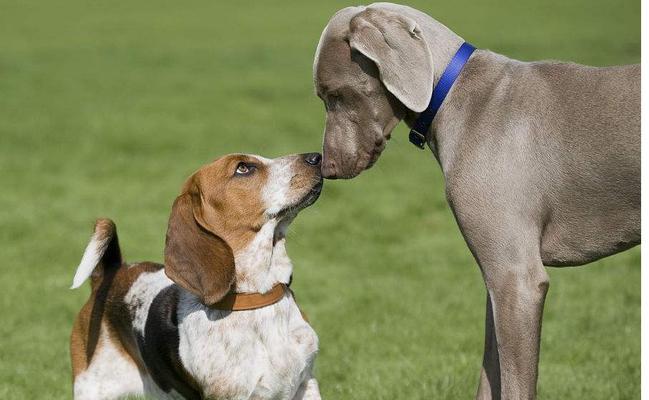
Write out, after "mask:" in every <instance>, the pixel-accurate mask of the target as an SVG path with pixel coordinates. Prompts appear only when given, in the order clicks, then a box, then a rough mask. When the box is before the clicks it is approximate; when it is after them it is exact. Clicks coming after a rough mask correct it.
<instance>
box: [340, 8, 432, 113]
mask: <svg viewBox="0 0 649 400" xmlns="http://www.w3.org/2000/svg"><path fill="white" fill-rule="evenodd" d="M349 45H350V46H351V48H352V49H354V50H356V51H358V52H360V53H361V54H363V55H364V56H365V57H367V58H369V59H370V60H372V61H373V62H374V63H375V64H376V65H377V67H378V69H379V73H380V75H381V82H383V84H384V85H385V87H386V88H387V89H388V90H389V91H390V93H392V94H393V95H394V96H395V97H396V98H397V99H399V101H401V103H403V104H404V105H405V106H406V107H407V108H409V109H410V110H413V111H415V112H422V111H424V110H425V109H426V107H428V102H429V101H430V96H431V94H432V93H433V58H432V56H431V53H430V50H429V49H428V45H427V44H426V42H425V41H424V39H423V36H422V34H421V29H420V28H419V25H417V22H415V21H414V20H413V19H411V18H408V17H406V16H402V15H399V14H397V13H395V12H392V11H386V10H378V9H372V8H368V9H366V10H364V11H362V12H360V13H359V14H358V15H356V16H355V17H354V18H352V20H351V21H350V36H349Z"/></svg>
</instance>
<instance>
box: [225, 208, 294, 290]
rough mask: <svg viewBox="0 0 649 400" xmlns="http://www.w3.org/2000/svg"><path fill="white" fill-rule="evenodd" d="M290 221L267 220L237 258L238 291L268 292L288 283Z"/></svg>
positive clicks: (289, 272) (235, 261) (290, 267)
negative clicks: (287, 249) (279, 284)
mask: <svg viewBox="0 0 649 400" xmlns="http://www.w3.org/2000/svg"><path fill="white" fill-rule="evenodd" d="M291 221H292V218H285V219H283V220H281V221H277V220H270V221H268V222H267V223H266V224H264V226H262V228H261V229H260V230H259V232H258V233H257V234H256V235H255V237H254V238H253V239H252V241H251V242H250V244H248V246H246V247H245V248H244V249H243V250H241V251H239V252H238V253H237V254H236V255H235V257H234V263H235V276H236V277H235V283H234V291H235V292H237V293H266V292H267V291H268V290H270V289H271V288H272V287H273V286H274V285H275V284H277V283H288V282H289V280H290V279H291V274H292V273H293V264H292V263H291V260H290V259H289V257H288V254H286V229H287V228H288V225H289V224H290V223H291Z"/></svg>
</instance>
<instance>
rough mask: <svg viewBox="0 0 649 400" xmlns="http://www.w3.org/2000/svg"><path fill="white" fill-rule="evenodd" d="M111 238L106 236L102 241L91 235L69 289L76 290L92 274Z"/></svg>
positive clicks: (96, 235) (95, 235)
mask: <svg viewBox="0 0 649 400" xmlns="http://www.w3.org/2000/svg"><path fill="white" fill-rule="evenodd" d="M111 239H112V238H111V237H110V236H108V237H106V238H104V239H98V234H97V233H95V234H93V235H92V238H91V239H90V242H89V243H88V246H86V250H85V251H84V252H83V257H81V262H80V263H79V266H78V267H77V272H76V273H75V274H74V279H72V286H71V287H70V289H76V288H78V287H79V286H81V285H82V284H83V282H85V281H86V279H88V278H89V277H90V275H91V274H92V271H93V270H94V269H95V267H96V266H97V264H99V260H101V257H102V256H103V255H104V252H105V251H106V248H107V247H108V244H109V243H110V241H111Z"/></svg>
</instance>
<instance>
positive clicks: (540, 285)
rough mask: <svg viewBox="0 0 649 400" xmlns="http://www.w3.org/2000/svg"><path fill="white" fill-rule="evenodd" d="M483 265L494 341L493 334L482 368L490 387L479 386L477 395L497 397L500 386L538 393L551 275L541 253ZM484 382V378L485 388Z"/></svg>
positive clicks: (512, 393)
mask: <svg viewBox="0 0 649 400" xmlns="http://www.w3.org/2000/svg"><path fill="white" fill-rule="evenodd" d="M482 268H483V272H484V275H485V282H486V285H487V290H488V291H489V297H490V298H491V305H492V309H491V311H492V314H493V315H492V316H493V327H494V328H495V329H494V330H495V342H496V343H495V344H496V345H495V346H494V343H493V340H494V338H493V337H491V338H488V340H487V343H486V344H487V347H486V349H485V350H486V354H485V364H484V374H485V375H486V376H485V378H486V380H487V381H488V383H489V392H491V393H485V392H479V393H478V396H483V397H482V398H491V396H493V398H498V397H496V395H497V394H498V393H497V392H498V390H497V389H498V386H500V387H499V389H500V398H502V399H534V398H535V397H536V380H537V376H538V362H539V345H540V338H541V319H542V317H543V305H544V302H545V295H546V293H547V290H548V287H549V279H548V275H547V273H546V271H545V268H544V266H543V264H542V263H541V261H540V259H539V260H536V261H534V262H528V263H513V265H505V264H500V263H499V265H484V264H482ZM487 310H488V311H489V307H488V308H487ZM487 319H489V317H487ZM489 328H490V327H489V325H487V329H488V330H489ZM487 335H490V334H489V332H487ZM496 349H497V351H495V353H496V354H494V350H496ZM496 361H497V362H498V363H497V364H496ZM498 372H500V374H499V375H500V385H498V381H497V377H498ZM486 383H487V382H483V381H482V380H481V386H482V387H483V388H484V390H485V391H486ZM486 394H489V396H485V395H486Z"/></svg>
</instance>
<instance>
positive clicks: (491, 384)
mask: <svg viewBox="0 0 649 400" xmlns="http://www.w3.org/2000/svg"><path fill="white" fill-rule="evenodd" d="M486 308H487V310H486V316H485V339H484V358H483V359H482V370H481V371H480V385H479V386H478V394H477V395H476V399H478V400H490V399H499V398H500V361H499V359H498V341H497V340H496V327H495V325H494V314H493V306H492V303H491V296H489V293H487V307H486Z"/></svg>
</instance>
